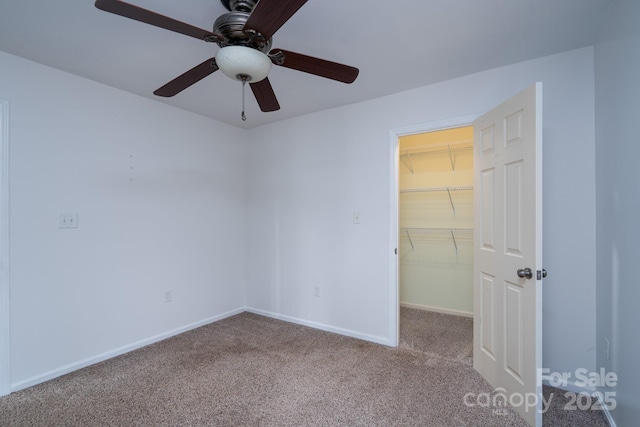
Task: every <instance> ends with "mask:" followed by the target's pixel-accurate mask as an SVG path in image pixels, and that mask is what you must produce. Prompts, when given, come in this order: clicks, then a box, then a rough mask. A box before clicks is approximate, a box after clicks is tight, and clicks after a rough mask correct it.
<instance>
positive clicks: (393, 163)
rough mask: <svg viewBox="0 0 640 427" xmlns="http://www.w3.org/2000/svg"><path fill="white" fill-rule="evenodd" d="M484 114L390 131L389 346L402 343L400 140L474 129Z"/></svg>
mask: <svg viewBox="0 0 640 427" xmlns="http://www.w3.org/2000/svg"><path fill="white" fill-rule="evenodd" d="M481 115H482V114H472V115H468V116H460V117H453V118H450V119H445V120H439V121H432V122H426V123H419V124H415V125H410V126H405V127H400V128H394V129H390V130H389V254H390V257H389V345H390V346H392V347H397V346H398V344H399V342H400V280H399V262H398V259H399V258H398V254H397V250H398V248H399V246H398V245H399V240H398V239H399V229H398V227H399V213H398V211H399V201H398V199H399V196H398V193H399V175H398V173H399V170H400V141H399V138H400V137H401V136H408V135H415V134H418V133H426V132H434V131H439V130H446V129H453V128H459V127H463V126H473V122H474V121H475V120H476V119H477V118H478V117H480V116H481Z"/></svg>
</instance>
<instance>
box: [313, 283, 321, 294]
mask: <svg viewBox="0 0 640 427" xmlns="http://www.w3.org/2000/svg"><path fill="white" fill-rule="evenodd" d="M313 296H314V297H319V296H320V286H314V287H313Z"/></svg>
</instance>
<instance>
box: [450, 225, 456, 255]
mask: <svg viewBox="0 0 640 427" xmlns="http://www.w3.org/2000/svg"><path fill="white" fill-rule="evenodd" d="M449 231H450V232H451V240H453V247H454V248H455V249H456V255H457V254H458V243H456V235H455V234H454V233H453V230H449Z"/></svg>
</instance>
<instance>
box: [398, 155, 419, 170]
mask: <svg viewBox="0 0 640 427" xmlns="http://www.w3.org/2000/svg"><path fill="white" fill-rule="evenodd" d="M400 159H402V163H404V165H405V166H406V167H407V169H409V171H411V175H415V173H414V172H413V162H412V161H411V153H409V152H407V154H405V155H404V156H400Z"/></svg>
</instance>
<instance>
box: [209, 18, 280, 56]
mask: <svg viewBox="0 0 640 427" xmlns="http://www.w3.org/2000/svg"><path fill="white" fill-rule="evenodd" d="M249 15H250V13H249V12H240V11H233V12H228V13H225V14H223V15H220V16H219V17H218V19H216V21H215V22H214V23H213V33H214V34H217V35H219V36H221V37H222V38H219V39H218V40H216V43H217V44H218V46H220V47H225V46H246V47H250V48H253V49H257V50H259V51H261V52H262V53H267V52H269V50H271V39H266V38H265V37H264V36H263V35H262V34H260V33H258V32H257V31H252V30H245V29H244V25H245V24H246V22H247V20H248V19H249Z"/></svg>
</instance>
